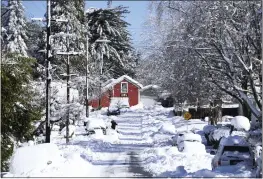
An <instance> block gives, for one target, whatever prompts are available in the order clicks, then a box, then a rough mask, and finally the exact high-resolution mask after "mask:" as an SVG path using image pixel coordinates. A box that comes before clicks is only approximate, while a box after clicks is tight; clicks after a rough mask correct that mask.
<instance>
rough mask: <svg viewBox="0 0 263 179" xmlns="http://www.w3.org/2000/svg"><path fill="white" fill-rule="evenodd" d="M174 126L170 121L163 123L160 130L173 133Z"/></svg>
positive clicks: (164, 132)
mask: <svg viewBox="0 0 263 179" xmlns="http://www.w3.org/2000/svg"><path fill="white" fill-rule="evenodd" d="M175 131H176V129H175V127H174V125H173V124H172V123H163V125H162V127H161V128H160V132H162V133H163V134H175Z"/></svg>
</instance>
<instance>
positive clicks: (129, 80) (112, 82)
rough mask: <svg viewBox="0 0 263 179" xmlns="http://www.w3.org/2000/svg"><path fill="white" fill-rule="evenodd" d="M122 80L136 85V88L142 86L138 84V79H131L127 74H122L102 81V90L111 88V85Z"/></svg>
mask: <svg viewBox="0 0 263 179" xmlns="http://www.w3.org/2000/svg"><path fill="white" fill-rule="evenodd" d="M123 80H126V81H128V82H130V83H132V84H134V85H135V86H137V87H138V88H140V89H141V88H143V85H142V84H140V83H139V82H138V81H136V80H134V79H132V78H131V77H129V76H127V75H123V76H121V77H119V78H117V79H110V80H108V81H107V82H106V83H104V87H103V88H102V92H105V91H106V90H108V89H110V88H112V87H113V86H115V85H116V84H118V83H120V82H122V81H123Z"/></svg>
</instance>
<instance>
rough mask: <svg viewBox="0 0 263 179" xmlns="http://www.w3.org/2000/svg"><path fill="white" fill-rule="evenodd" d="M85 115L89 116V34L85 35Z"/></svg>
mask: <svg viewBox="0 0 263 179" xmlns="http://www.w3.org/2000/svg"><path fill="white" fill-rule="evenodd" d="M86 41H87V42H86V43H87V44H86V46H87V47H86V48H87V49H86V103H85V104H86V117H89V101H88V100H89V99H88V98H89V81H88V80H89V79H88V74H89V67H88V60H89V36H88V35H87V36H86Z"/></svg>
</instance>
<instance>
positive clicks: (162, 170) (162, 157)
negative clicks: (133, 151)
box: [140, 147, 213, 178]
mask: <svg viewBox="0 0 263 179" xmlns="http://www.w3.org/2000/svg"><path fill="white" fill-rule="evenodd" d="M212 158H213V156H212V155H210V154H201V153H199V154H193V153H181V152H178V150H177V149H176V147H158V148H151V149H145V150H143V151H142V152H141V153H140V160H142V161H144V162H143V164H142V165H141V166H142V167H143V169H144V170H145V171H149V172H151V173H152V174H153V177H172V178H175V177H179V178H181V177H184V176H185V175H187V173H190V172H197V171H199V170H201V169H207V170H211V160H212ZM182 167H183V169H180V168H182Z"/></svg>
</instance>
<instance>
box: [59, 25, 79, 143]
mask: <svg viewBox="0 0 263 179" xmlns="http://www.w3.org/2000/svg"><path fill="white" fill-rule="evenodd" d="M65 22H67V32H66V38H67V42H66V43H67V52H57V53H56V54H57V55H67V60H66V63H67V74H66V75H64V76H66V78H67V119H66V143H69V105H70V85H69V82H70V76H73V75H75V74H70V69H69V65H70V64H69V55H79V54H81V52H70V50H69V36H74V35H72V34H69V21H68V20H67V21H65ZM58 35H59V34H58ZM62 35H63V36H65V34H62Z"/></svg>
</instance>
